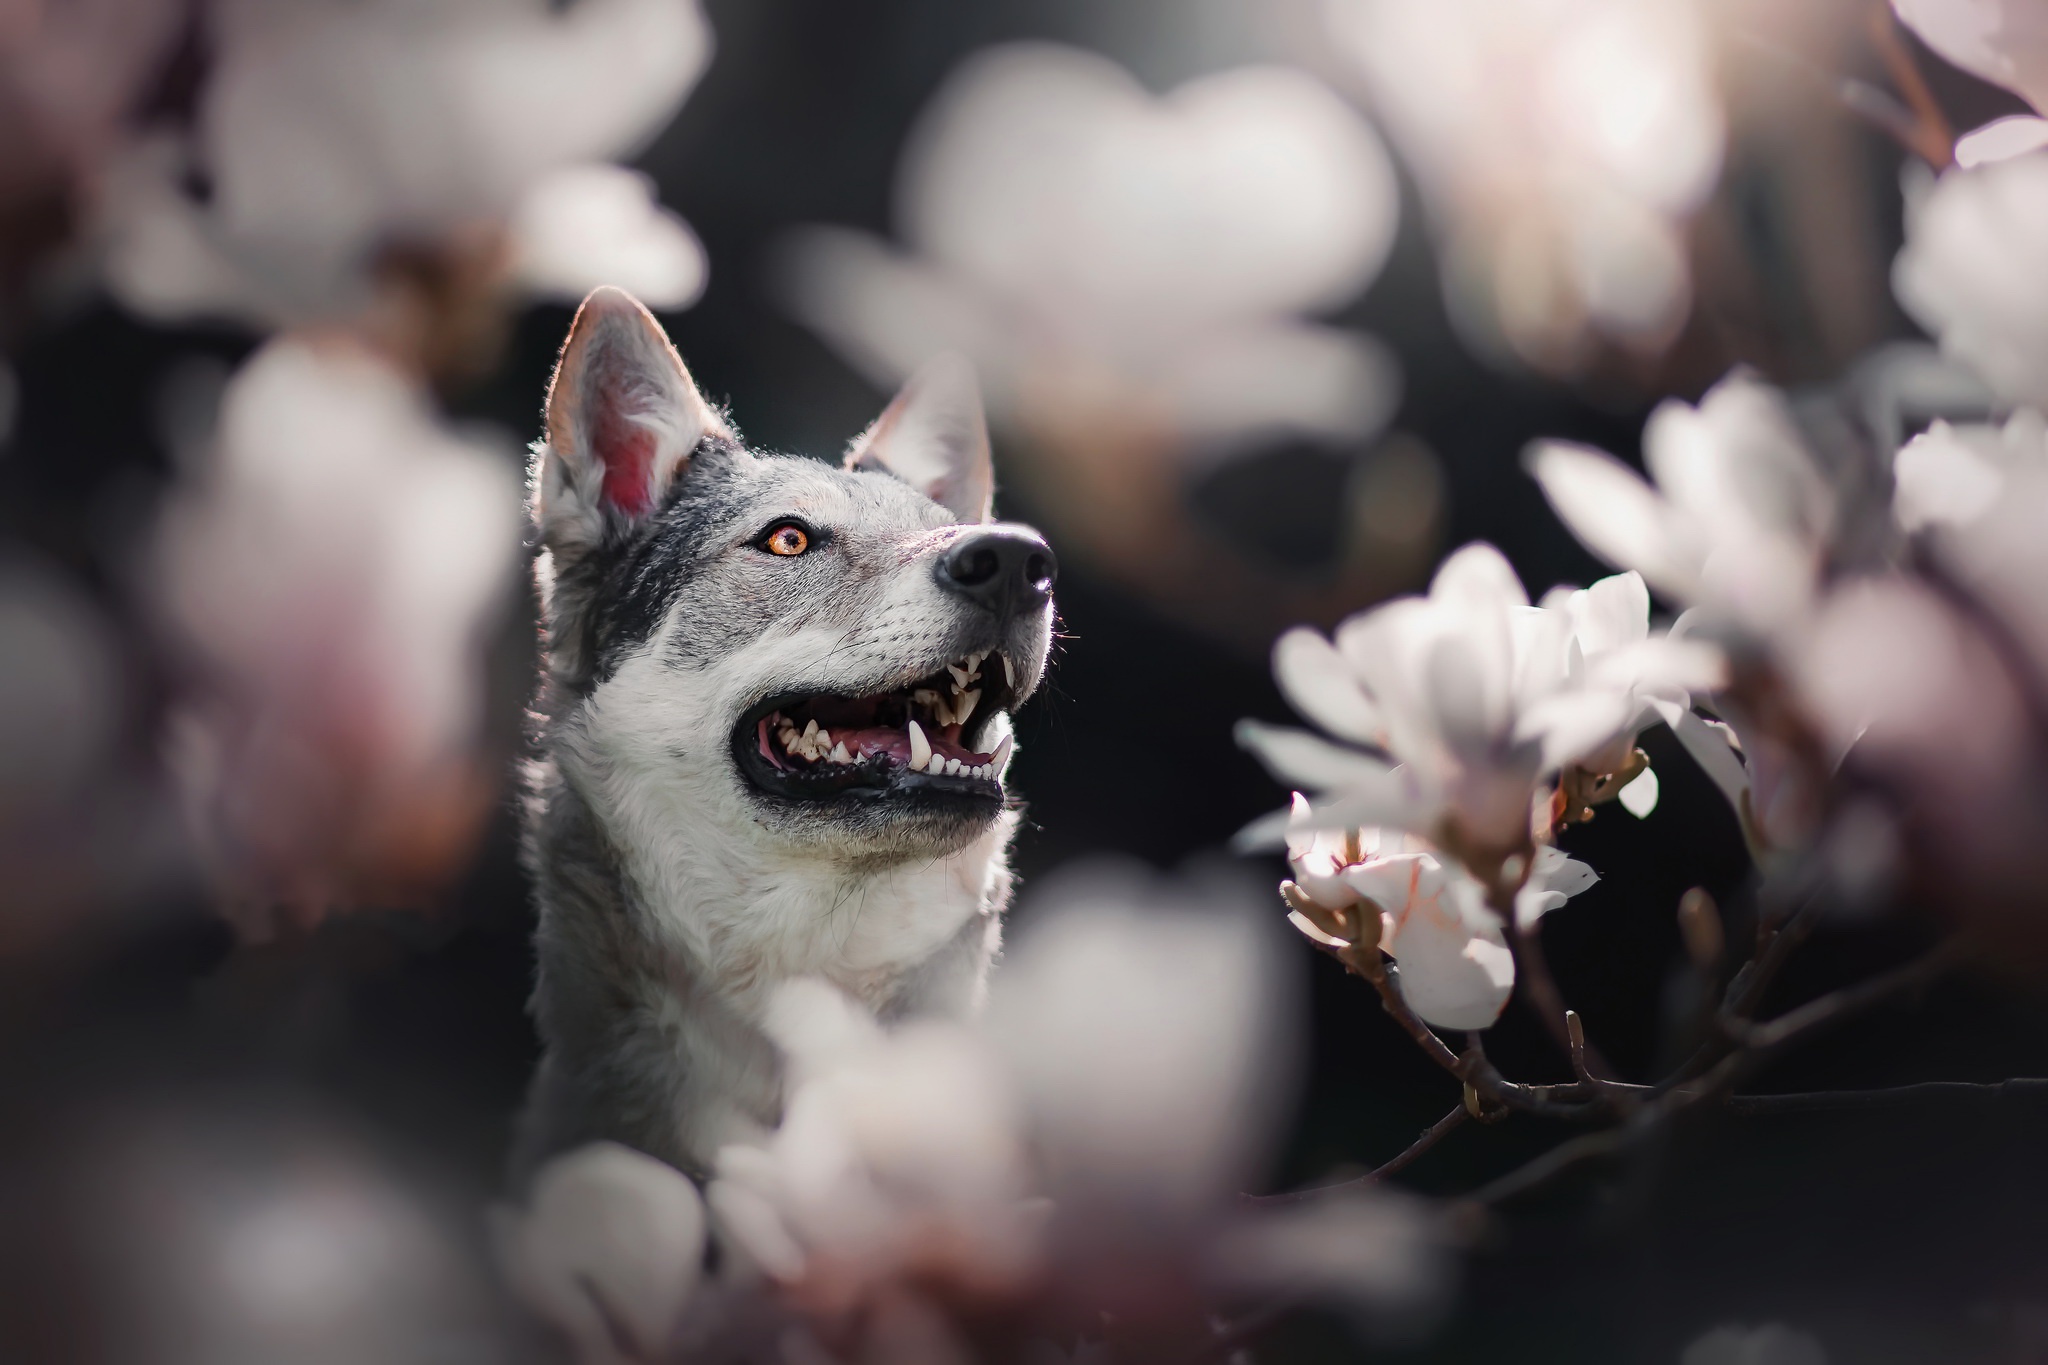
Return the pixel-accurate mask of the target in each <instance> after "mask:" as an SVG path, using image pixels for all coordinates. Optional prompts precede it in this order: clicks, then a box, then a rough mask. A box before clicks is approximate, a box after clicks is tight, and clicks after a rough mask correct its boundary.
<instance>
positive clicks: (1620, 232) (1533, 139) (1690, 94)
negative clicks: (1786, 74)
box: [1324, 0, 1723, 373]
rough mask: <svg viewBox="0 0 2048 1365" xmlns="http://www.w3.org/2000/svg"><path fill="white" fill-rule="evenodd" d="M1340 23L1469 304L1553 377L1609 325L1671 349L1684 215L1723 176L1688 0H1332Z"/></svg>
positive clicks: (1624, 337) (1454, 300)
mask: <svg viewBox="0 0 2048 1365" xmlns="http://www.w3.org/2000/svg"><path fill="white" fill-rule="evenodd" d="M1324 12H1325V15H1326V17H1327V21H1328V25H1329V31H1330V33H1331V35H1332V37H1333V38H1334V39H1335V41H1336V43H1337V45H1338V48H1339V50H1340V52H1341V53H1342V55H1343V56H1344V57H1345V58H1346V59H1348V60H1349V62H1350V63H1351V64H1352V65H1353V66H1354V67H1355V68H1356V70H1357V71H1358V72H1359V74H1360V76H1361V77H1362V78H1363V80H1364V82H1365V85H1366V88H1367V91H1368V92H1369V94H1370V96H1371V98H1372V103H1373V107H1374V109H1375V110H1376V111H1377V112H1378V113H1379V115H1380V117H1381V118H1382V119H1383V120H1384V122H1385V124H1386V126H1387V129H1388V131H1389V132H1390V133H1391V134H1392V136H1393V137H1394V139H1395V142H1396V144H1397V146H1398V147H1399V148H1400V150H1401V151H1402V153H1403V154H1404V156H1405V157H1406V159H1407V161H1408V163H1409V164H1410V165H1411V166H1412V167H1413V169H1414V172H1415V176H1416V179H1417V180H1418V182H1419V183H1420V185H1421V188H1422V192H1423V195H1424V198H1425V199H1426V200H1427V201H1428V204H1429V208H1430V211H1431V216H1432V217H1433V219H1434V220H1435V222H1436V224H1437V227H1438V233H1439V236H1440V237H1441V239H1442V241H1443V259H1444V284H1445V290H1446V293H1447V295H1448V296H1449V301H1450V305H1451V310H1452V314H1453V317H1454V318H1455V319H1456V320H1457V321H1459V322H1460V323H1461V324H1462V326H1463V328H1464V330H1465V332H1466V333H1467V335H1468V338H1470V339H1472V340H1474V341H1475V342H1478V343H1479V344H1480V346H1481V349H1483V350H1487V351H1496V352H1497V351H1500V350H1501V349H1503V347H1504V348H1505V349H1506V350H1507V351H1508V352H1509V353H1511V354H1513V355H1515V356H1517V357H1519V358H1520V359H1521V360H1523V361H1525V362H1527V363H1529V364H1533V365H1535V366H1536V367H1538V368H1540V369H1544V370H1548V371H1552V372H1563V373H1569V372H1573V371H1576V370H1578V369H1581V368H1583V367H1584V366H1585V364H1586V363H1587V362H1588V360H1589V359H1590V358H1591V355H1592V352H1593V349H1594V347H1595V345H1596V344H1597V342H1598V341H1599V340H1600V339H1603V338H1604V339H1605V340H1607V341H1610V342H1616V343H1620V344H1621V345H1623V346H1625V347H1627V348H1630V349H1634V350H1639V351H1648V352H1653V353H1654V352H1656V351H1659V350H1661V349H1663V348H1664V347H1665V346H1666V345H1668V344H1669V343H1670V342H1671V341H1672V340H1673V339H1674V338H1675V337H1676V336H1677V334H1678V331H1679V329H1680V327H1681V326H1682V325H1683V324H1684V322H1685V319H1686V315H1687V312H1688V310H1689V308H1690V304H1691V281H1690V277H1689V272H1688V267H1687V263H1686V257H1687V252H1686V243H1685V226H1686V222H1685V220H1686V218H1687V216H1688V215H1689V214H1690V213H1691V212H1692V211H1693V210H1695V209H1696V208H1698V207H1699V205H1700V204H1701V203H1702V202H1703V201H1704V200H1705V199H1706V197H1707V195H1708V194H1709V193H1710V192H1711V190H1712V189H1713V186H1714V182H1715V179H1716V177H1717V175H1718V174H1719V171H1720V165H1721V150H1722V140H1723V120H1722V112H1721V108H1720V104H1719V102H1718V99H1717V96H1716V92H1715V88H1714V72H1713V65H1712V53H1711V51H1710V48H1709V43H1708V36H1707V34H1706V32H1705V29H1704V26H1703V23H1702V20H1701V16H1700V14H1699V13H1698V11H1697V9H1696V8H1695V6H1694V5H1693V4H1692V3H1691V0H1431V3H1428V4H1415V3H1411V2H1410V0H1326V3H1325V6H1324Z"/></svg>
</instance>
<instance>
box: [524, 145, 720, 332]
mask: <svg viewBox="0 0 2048 1365" xmlns="http://www.w3.org/2000/svg"><path fill="white" fill-rule="evenodd" d="M511 226H512V240H513V242H514V244H515V250H516V252H517V259H516V260H515V262H514V266H513V269H514V271H515V273H516V274H517V276H518V278H519V280H520V281H521V283H523V284H524V285H525V286H526V287H527V288H528V289H529V290H531V291H532V292H533V293H534V294H536V295H538V296H540V297H543V298H552V299H556V300H558V301H561V302H564V303H580V302H582V300H583V296H584V295H585V294H588V293H589V292H590V291H591V290H593V289H596V288H597V287H598V286H600V285H607V284H608V285H612V286H615V287H616V288H619V289H623V290H625V291H626V292H627V293H629V294H631V295H633V296H634V297H635V298H637V299H639V300H640V301H641V302H642V303H644V304H646V305H647V306H648V307H649V308H687V307H689V306H690V305H691V304H693V303H695V302H696V301H697V296H698V295H700V294H702V293H703V292H704V279H705V274H706V272H707V270H708V268H709V267H708V265H707V263H706V261H705V259H704V246H703V243H701V242H699V241H698V240H697V236H696V234H695V233H693V232H691V231H690V228H689V225H688V224H687V223H685V222H684V221H683V220H682V219H681V218H679V217H677V216H676V215H675V214H674V213H672V212H670V211H669V210H667V209H665V208H663V207H661V205H660V204H659V203H657V202H656V201H655V197H654V182H653V181H652V180H650V179H648V178H647V177H646V176H644V175H641V174H640V173H639V172H637V171H629V170H626V169H624V168H622V167H619V166H602V165H587V166H567V167H564V168H563V169H561V170H558V171H555V172H552V173H551V174H549V175H547V176H545V177H543V178H542V179H541V180H540V181H539V182H537V183H536V184H535V185H534V186H533V188H532V189H530V190H528V191H527V193H526V194H525V195H524V196H523V197H522V198H521V199H520V201H519V205H518V207H517V209H516V210H515V211H514V212H513V215H512V224H511Z"/></svg>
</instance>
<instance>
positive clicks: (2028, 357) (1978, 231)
mask: <svg viewBox="0 0 2048 1365" xmlns="http://www.w3.org/2000/svg"><path fill="white" fill-rule="evenodd" d="M2043 222H2048V150H2036V151H2024V152H2021V153H2020V154H2018V155H2015V156H2011V157H2009V158H2007V159H2005V160H2000V161H1989V162H1986V163H1984V164H1980V165H1975V166H1971V167H1967V168H1966V167H1961V166H1958V167H1955V168H1953V169H1951V170H1948V171H1945V172H1943V174H1942V176H1941V178H1940V179H1939V180H1937V181H1935V182H1934V183H1933V184H1932V185H1927V186H1920V187H1918V188H1913V187H1911V186H1909V192H1908V194H1907V200H1906V244H1905V246H1904V248H1903V249H1901V250H1900V252H1899V256H1898V259H1897V261H1896V262H1894V263H1893V266H1892V291H1893V293H1895V294H1897V295H1898V299H1899V303H1900V304H1901V306H1903V307H1904V308H1905V310H1906V311H1907V312H1908V313H1910V314H1912V316H1913V318H1914V320H1915V321H1917V322H1918V323H1920V325H1921V326H1923V327H1925V328H1927V330H1928V331H1929V332H1931V333H1933V334H1934V336H1935V337H1936V338H1937V339H1938V340H1939V341H1940V342H1941V348H1942V350H1943V351H1945V352H1947V353H1949V354H1951V355H1953V356H1955V357H1957V358H1958V359H1960V360H1963V361H1966V362H1967V363H1969V364H1970V365H1971V366H1973V367H1975V368H1976V369H1977V371H1978V372H1979V373H1981V374H1982V375H1983V376H1984V378H1985V380H1986V381H1988V382H1989V383H1990V385H1991V387H1992V388H1993V389H1995V390H1997V392H1998V393H1999V394H2000V395H2001V396H2002V397H2003V398H2005V399H2006V400H2007V401H2008V402H2013V403H2025V404H2028V405H2030V406H2033V407H2037V408H2038V407H2048V237H2044V235H2043V234H2042V232H2041V224H2042V223H2043Z"/></svg>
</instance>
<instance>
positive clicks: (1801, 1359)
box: [1678, 1322, 1828, 1365]
mask: <svg viewBox="0 0 2048 1365" xmlns="http://www.w3.org/2000/svg"><path fill="white" fill-rule="evenodd" d="M1678 1365H1828V1353H1827V1351H1826V1349H1825V1348H1823V1347H1822V1346H1821V1344H1820V1342H1818V1341H1817V1340H1815V1339H1814V1338H1813V1337H1811V1336H1809V1335H1807V1334H1806V1333H1805V1332H1801V1331H1798V1330H1797V1329H1795V1328H1791V1327H1787V1326H1785V1325H1784V1324H1783V1323H1778V1322H1772V1323H1766V1324H1764V1325H1763V1326H1761V1327H1734V1326H1730V1327H1716V1328H1715V1329H1714V1330H1713V1331H1711V1332H1708V1333H1706V1334H1705V1335H1704V1336H1701V1337H1699V1338H1698V1339H1696V1340H1695V1341H1693V1343H1692V1344H1691V1345H1689V1346H1687V1347H1686V1348H1685V1350H1684V1352H1683V1353H1682V1354H1681V1355H1680V1356H1679V1357H1678Z"/></svg>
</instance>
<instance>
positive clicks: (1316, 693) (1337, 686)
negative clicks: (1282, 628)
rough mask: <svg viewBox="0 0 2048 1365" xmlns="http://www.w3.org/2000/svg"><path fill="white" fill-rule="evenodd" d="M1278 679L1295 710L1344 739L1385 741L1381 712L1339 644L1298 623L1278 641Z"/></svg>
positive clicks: (1275, 652) (1275, 659)
mask: <svg viewBox="0 0 2048 1365" xmlns="http://www.w3.org/2000/svg"><path fill="white" fill-rule="evenodd" d="M1273 677H1274V680H1275V681H1277V682H1278V683H1279V684H1280V692H1281V694H1282V695H1283V696H1285V697H1286V698H1287V700H1288V703H1289V704H1290V705H1292V706H1293V707H1294V709H1295V710H1297V711H1299V712H1301V714H1303V715H1304V716H1307V717H1308V718H1309V719H1310V720H1312V721H1314V722H1315V723H1316V724H1318V725H1320V726H1322V727H1323V728H1324V729H1325V730H1328V731H1329V732H1330V733H1331V734H1333V735H1336V736H1337V737H1338V738H1339V739H1348V740H1353V741H1355V742H1357V743H1359V744H1378V743H1380V742H1381V731H1382V729H1383V723H1382V721H1381V719H1380V710H1379V708H1378V707H1377V706H1375V705H1374V704H1373V702H1372V699H1371V698H1370V697H1368V696H1366V694H1365V692H1364V690H1363V689H1362V688H1360V687H1359V685H1358V678H1357V675H1356V674H1354V673H1353V672H1352V670H1351V667H1350V665H1349V664H1347V663H1346V662H1345V661H1344V656H1343V655H1341V654H1339V653H1338V652H1337V647H1336V646H1335V645H1333V644H1331V643H1330V642H1329V641H1328V640H1326V639H1324V638H1323V637H1322V635H1321V634H1320V633H1318V632H1316V631H1313V630H1310V629H1308V628H1307V627H1305V626H1297V627H1295V628H1294V629H1293V630H1290V631H1288V632H1287V633H1286V634H1285V635H1282V636H1281V637H1280V638H1279V639H1278V640H1277V641H1275V642H1274V644H1273Z"/></svg>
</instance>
